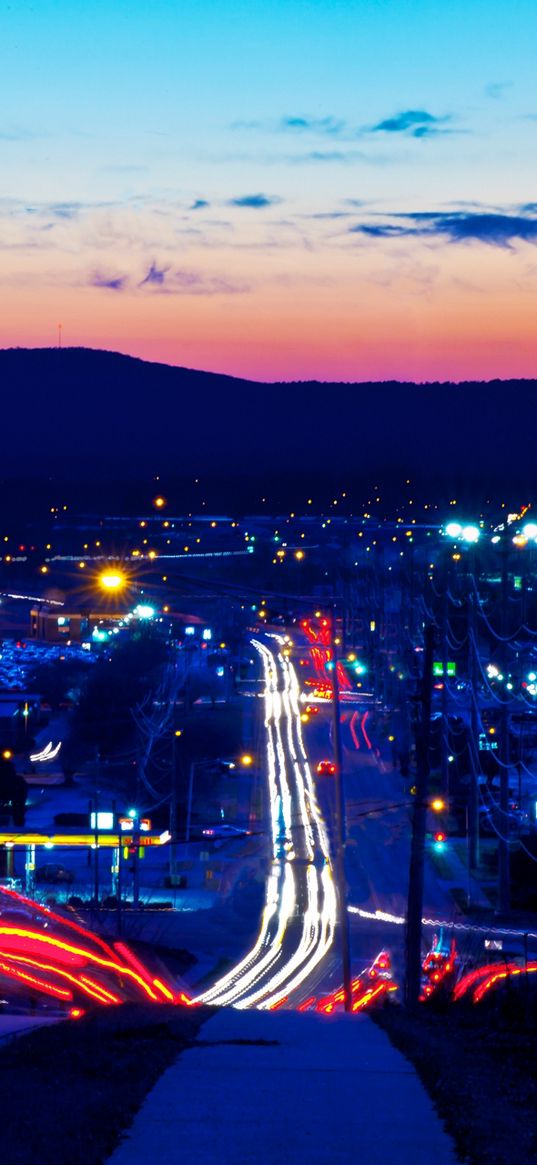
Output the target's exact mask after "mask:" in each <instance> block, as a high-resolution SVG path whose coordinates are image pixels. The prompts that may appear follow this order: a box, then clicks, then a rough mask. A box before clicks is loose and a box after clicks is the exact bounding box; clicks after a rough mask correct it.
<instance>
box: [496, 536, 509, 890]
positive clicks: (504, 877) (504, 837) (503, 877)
mask: <svg viewBox="0 0 537 1165" xmlns="http://www.w3.org/2000/svg"><path fill="white" fill-rule="evenodd" d="M501 555H502V584H501V586H502V592H501V635H502V642H501V654H502V672H503V675H504V679H505V680H506V681H507V673H508V670H509V666H508V663H509V661H508V651H507V636H508V621H509V620H508V607H507V604H508V601H509V543H508V541H507V537H506V535H505V533H504V538H503V542H502V547H501ZM499 753H500V814H499V817H500V820H499V826H498V833H499V837H498V906H499V909H500V910H501V911H502V913H505V912H506V911H508V910H509V908H510V906H511V888H510V870H509V718H508V699H507V698H506V696H505V690H504V692H502V705H501V717H500V749H499Z"/></svg>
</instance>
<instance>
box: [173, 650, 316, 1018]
mask: <svg viewBox="0 0 537 1165" xmlns="http://www.w3.org/2000/svg"><path fill="white" fill-rule="evenodd" d="M272 638H274V639H275V640H276V643H277V644H278V648H277V647H276V644H275V647H274V649H271V648H269V647H267V645H266V644H265V643H262V642H261V641H260V640H257V639H253V640H252V645H253V647H254V648H255V650H256V651H257V652H258V654H259V656H260V660H261V665H262V668H263V678H264V685H265V687H264V693H263V699H264V705H265V708H264V711H265V716H264V724H265V731H266V743H265V748H266V773H267V784H268V798H269V807H270V817H271V833H272V847H273V861H272V867H271V872H270V875H269V877H268V880H267V886H266V894H265V906H264V909H263V914H262V918H261V926H260V930H259V934H258V937H257V939H256V942H255V943H254V945H253V947H252V948H251V950H250V951H248V953H247V954H246V955H245V956H244V958H243V959H241V960H240V962H238V963H237V964H236V966H235V967H233V968H232V969H231V971H228V972H227V973H226V974H225V975H224V976H222V977H221V978H220V979H218V981H217V982H216V983H215V984H214V985H213V986H212V987H210V988H209V989H208V990H207V991H204V992H203V994H201V995H200V996H198V997H197V999H196V1000H195V1002H203V1003H211V1004H215V1005H217V1006H225V1005H228V1006H229V1005H231V1006H234V1007H237V1008H241V1009H242V1008H250V1007H257V1008H263V1009H264V1008H270V1007H274V1006H276V1005H277V1004H278V1003H280V1002H281V1001H282V1000H284V999H285V998H286V997H287V996H288V995H289V992H290V991H292V990H295V989H296V988H298V987H300V985H301V984H302V983H303V982H304V980H305V979H306V978H307V977H308V975H310V974H311V972H312V971H313V970H314V968H315V967H316V966H317V965H318V963H319V962H320V961H321V959H322V958H323V957H324V956H325V955H326V953H327V952H328V950H329V949H330V946H331V945H332V943H333V940H334V930H335V924H336V912H337V898H336V892H335V886H334V881H333V877H332V868H331V862H330V853H329V847H328V837H327V833H326V829H325V826H324V822H323V818H322V814H321V811H320V808H319V805H318V802H317V797H316V793H315V785H314V782H313V779H312V775H311V770H310V766H309V764H308V759H307V753H306V749H305V747H304V741H303V737H302V725H301V721H300V687H299V683H298V678H297V675H296V671H295V669H294V666H293V664H292V663H291V662H290V660H289V659H288V658H287V657H286V656H284V655H283V654H282V652H281V651H280V650H279V645H280V639H279V637H278V636H273V637H272ZM318 867H319V868H318Z"/></svg>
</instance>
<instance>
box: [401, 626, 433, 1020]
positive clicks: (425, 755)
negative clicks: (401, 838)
mask: <svg viewBox="0 0 537 1165" xmlns="http://www.w3.org/2000/svg"><path fill="white" fill-rule="evenodd" d="M434 642H435V626H434V624H433V623H428V624H427V626H426V628H425V653H424V658H423V674H422V677H421V685H420V686H421V692H420V694H419V696H418V697H417V701H416V703H417V717H416V723H415V728H414V731H415V739H416V795H415V800H414V810H413V814H412V839H411V843H410V867H409V876H408V907H407V918H406V935H405V947H406V952H405V953H406V975H405V1003H406V1006H407V1007H408V1008H409V1009H414V1008H415V1007H416V1006H417V1004H418V1001H419V996H420V986H421V919H422V914H423V873H424V864H425V828H426V822H427V791H428V782H429V739H430V733H431V688H432V673H433V653H434Z"/></svg>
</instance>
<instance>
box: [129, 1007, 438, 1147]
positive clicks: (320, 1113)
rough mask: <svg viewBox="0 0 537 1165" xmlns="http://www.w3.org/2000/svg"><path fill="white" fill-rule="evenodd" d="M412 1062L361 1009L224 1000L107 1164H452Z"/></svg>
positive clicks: (164, 1077) (165, 1076)
mask: <svg viewBox="0 0 537 1165" xmlns="http://www.w3.org/2000/svg"><path fill="white" fill-rule="evenodd" d="M457 1160H458V1158H457V1157H456V1154H455V1151H454V1148H453V1143H452V1141H451V1139H450V1137H449V1136H448V1135H447V1133H446V1132H445V1131H444V1130H443V1127H442V1124H441V1122H440V1119H439V1117H438V1116H437V1114H436V1112H435V1110H434V1108H433V1105H432V1102H431V1101H430V1099H429V1097H428V1096H427V1093H426V1092H425V1090H424V1088H423V1086H422V1084H421V1083H420V1081H419V1079H418V1077H417V1075H416V1073H415V1071H414V1069H413V1067H412V1065H411V1064H410V1063H409V1062H408V1061H407V1060H405V1058H404V1057H403V1056H402V1055H401V1053H400V1052H398V1051H396V1050H395V1049H394V1048H393V1047H392V1045H391V1044H390V1042H389V1040H388V1037H387V1036H386V1035H385V1034H384V1032H382V1031H381V1030H380V1029H379V1028H378V1027H376V1025H375V1024H374V1023H373V1022H372V1020H371V1019H369V1018H368V1017H367V1016H347V1015H343V1014H341V1015H334V1016H331V1017H329V1018H327V1017H326V1016H322V1015H315V1014H311V1013H307V1014H298V1013H297V1012H287V1011H278V1012H272V1013H271V1012H260V1011H234V1010H232V1009H225V1010H222V1011H220V1012H219V1013H218V1014H217V1015H215V1016H213V1017H212V1018H211V1019H210V1020H209V1021H208V1022H207V1023H206V1024H204V1026H203V1027H202V1028H201V1030H200V1034H199V1039H198V1042H197V1045H196V1046H195V1047H194V1048H191V1049H189V1050H188V1051H186V1052H184V1053H183V1055H182V1056H181V1057H180V1058H179V1059H178V1060H177V1061H176V1063H175V1064H174V1065H173V1066H172V1067H171V1068H169V1069H168V1070H167V1071H166V1072H165V1073H164V1074H163V1075H162V1076H161V1078H160V1080H159V1081H158V1082H157V1084H156V1085H155V1087H154V1088H153V1090H152V1091H151V1092H150V1093H149V1095H148V1097H147V1098H146V1100H145V1102H144V1104H143V1106H142V1108H141V1110H140V1112H139V1113H138V1115H137V1116H136V1118H135V1120H134V1123H133V1125H132V1127H131V1129H130V1130H129V1132H128V1133H127V1134H126V1135H125V1138H124V1140H123V1142H122V1144H121V1145H120V1147H119V1148H118V1149H117V1150H116V1152H115V1153H114V1154H113V1156H112V1157H111V1158H110V1159H109V1165H147V1162H151V1161H158V1163H159V1165H179V1163H181V1165H184V1162H189V1165H254V1163H255V1165H281V1163H282V1162H286V1161H287V1162H293V1161H297V1162H304V1163H306V1165H356V1162H360V1165H386V1162H387V1161H390V1162H393V1165H406V1163H407V1162H408V1163H412V1165H431V1162H434V1165H455V1162H456V1161H457Z"/></svg>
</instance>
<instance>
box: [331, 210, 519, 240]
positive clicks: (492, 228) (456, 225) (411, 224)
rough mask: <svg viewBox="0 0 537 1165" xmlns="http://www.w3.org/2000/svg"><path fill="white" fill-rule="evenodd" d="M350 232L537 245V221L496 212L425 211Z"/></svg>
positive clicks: (392, 218)
mask: <svg viewBox="0 0 537 1165" xmlns="http://www.w3.org/2000/svg"><path fill="white" fill-rule="evenodd" d="M350 231H351V232H352V233H354V234H361V235H364V236H366V237H368V238H374V239H401V238H403V239H405V238H406V239H408V238H414V239H431V240H432V239H445V240H447V241H448V242H450V243H485V244H487V245H488V246H491V247H501V248H506V249H510V248H512V246H513V244H514V243H516V242H525V243H537V217H536V216H535V215H534V214H532V213H526V214H524V213H518V214H504V213H500V212H494V211H482V212H468V211H453V212H449V213H447V214H446V213H443V212H437V211H421V212H415V213H410V214H395V215H392V216H387V218H386V219H385V221H383V222H367V223H359V224H357V225H356V226H353V227H351V228H350Z"/></svg>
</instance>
